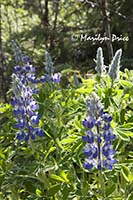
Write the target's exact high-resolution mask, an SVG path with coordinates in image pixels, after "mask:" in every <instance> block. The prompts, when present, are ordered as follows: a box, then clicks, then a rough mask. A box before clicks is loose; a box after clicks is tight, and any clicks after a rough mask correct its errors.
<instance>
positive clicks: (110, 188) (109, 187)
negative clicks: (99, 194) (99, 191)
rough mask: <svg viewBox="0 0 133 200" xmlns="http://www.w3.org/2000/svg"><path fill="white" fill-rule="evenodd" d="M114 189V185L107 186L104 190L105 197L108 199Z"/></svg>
mask: <svg viewBox="0 0 133 200" xmlns="http://www.w3.org/2000/svg"><path fill="white" fill-rule="evenodd" d="M115 189H116V185H115V184H109V185H108V186H107V188H106V196H107V197H108V196H109V195H111V194H112V193H113V192H114V191H115Z"/></svg>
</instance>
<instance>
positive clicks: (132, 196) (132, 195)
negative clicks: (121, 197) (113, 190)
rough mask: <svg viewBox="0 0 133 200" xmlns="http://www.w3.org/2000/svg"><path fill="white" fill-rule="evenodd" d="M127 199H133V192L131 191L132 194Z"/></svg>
mask: <svg viewBox="0 0 133 200" xmlns="http://www.w3.org/2000/svg"><path fill="white" fill-rule="evenodd" d="M127 200H133V192H131V194H129V195H128V197H127Z"/></svg>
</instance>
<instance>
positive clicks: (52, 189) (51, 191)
mask: <svg viewBox="0 0 133 200" xmlns="http://www.w3.org/2000/svg"><path fill="white" fill-rule="evenodd" d="M60 187H61V185H60V184H56V185H53V186H52V187H50V188H49V190H48V191H47V193H46V194H47V195H48V196H49V197H51V196H54V195H55V194H56V193H57V192H58V191H59V190H60Z"/></svg>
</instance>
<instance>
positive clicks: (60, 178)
mask: <svg viewBox="0 0 133 200" xmlns="http://www.w3.org/2000/svg"><path fill="white" fill-rule="evenodd" d="M50 178H52V179H54V180H57V181H61V182H68V181H66V180H65V179H64V178H62V177H60V176H57V175H55V174H50Z"/></svg>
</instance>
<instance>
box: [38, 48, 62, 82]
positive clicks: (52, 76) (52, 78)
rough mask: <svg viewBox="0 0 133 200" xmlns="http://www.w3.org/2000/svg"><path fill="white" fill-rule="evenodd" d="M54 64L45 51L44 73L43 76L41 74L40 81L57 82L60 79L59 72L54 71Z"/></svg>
mask: <svg viewBox="0 0 133 200" xmlns="http://www.w3.org/2000/svg"><path fill="white" fill-rule="evenodd" d="M54 70H55V68H54V65H53V62H52V59H51V56H50V54H49V53H48V52H47V51H46V53H45V71H46V72H47V73H45V74H44V75H43V76H41V78H40V81H41V82H52V83H59V82H60V79H61V74H60V73H54Z"/></svg>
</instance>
